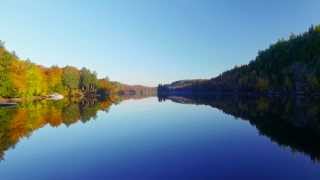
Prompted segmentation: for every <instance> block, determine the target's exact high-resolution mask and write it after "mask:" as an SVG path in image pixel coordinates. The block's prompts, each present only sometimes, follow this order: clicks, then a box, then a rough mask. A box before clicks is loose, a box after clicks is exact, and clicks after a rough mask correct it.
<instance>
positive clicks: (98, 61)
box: [0, 0, 320, 85]
mask: <svg viewBox="0 0 320 180" xmlns="http://www.w3.org/2000/svg"><path fill="white" fill-rule="evenodd" d="M0 9H1V10H0V18H1V26H0V39H1V40H3V41H5V42H6V46H7V48H8V49H10V50H15V51H16V52H17V54H18V55H19V57H21V58H30V59H31V60H32V61H33V62H36V63H39V64H43V65H46V66H51V65H59V66H64V65H67V64H70V65H74V66H76V67H83V66H84V67H88V68H90V69H92V70H95V71H97V73H98V74H99V76H100V77H103V76H109V77H110V79H112V80H117V81H121V82H124V83H129V84H145V85H157V84H158V83H168V82H171V81H175V80H180V79H192V78H210V77H213V76H216V75H218V74H219V73H221V72H222V71H225V70H227V69H229V68H232V67H233V66H235V65H239V64H246V63H248V62H249V61H250V60H251V59H253V58H254V57H255V56H256V54H257V51H258V50H261V49H265V48H267V47H268V46H269V45H270V44H271V43H273V42H275V41H276V40H278V39H279V38H281V37H288V36H289V35H290V33H300V32H303V31H306V30H307V29H308V28H309V26H310V25H311V24H319V23H320V13H319V10H320V1H319V0H268V1H267V0H216V1H215V0H192V1H191V0H90V1H89V0H86V1H84V0H77V1H76V0H74V1H71V0H69V1H67V0H52V1H46V0H33V1H30V0H29V1H27V0H2V1H1V8H0Z"/></svg>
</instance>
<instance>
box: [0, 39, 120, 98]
mask: <svg viewBox="0 0 320 180" xmlns="http://www.w3.org/2000/svg"><path fill="white" fill-rule="evenodd" d="M116 89H117V87H116V85H115V83H113V82H111V81H109V79H108V78H103V79H98V78H97V74H96V72H94V71H90V70H89V69H87V68H82V69H78V68H76V67H73V66H65V67H62V68H61V67H58V66H52V67H44V66H41V65H37V64H35V63H32V62H31V61H30V60H22V59H20V58H19V57H18V56H17V55H16V54H15V52H9V51H8V50H7V49H6V48H5V46H4V42H3V41H0V100H1V98H6V99H7V98H21V99H22V98H23V99H30V98H33V97H39V96H46V95H49V94H51V93H60V94H63V95H65V96H84V95H87V94H104V95H105V94H110V93H112V92H114V91H116Z"/></svg>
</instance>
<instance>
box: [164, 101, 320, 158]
mask: <svg viewBox="0 0 320 180" xmlns="http://www.w3.org/2000/svg"><path fill="white" fill-rule="evenodd" d="M165 99H170V100H172V101H174V102H177V103H184V104H203V105H209V106H211V107H214V108H218V109H220V110H222V111H223V112H225V113H227V114H230V115H232V116H234V117H236V118H241V119H243V120H247V121H249V122H250V124H252V125H253V126H255V127H256V128H257V129H258V130H259V132H260V133H261V134H262V135H265V136H267V137H269V138H270V139H271V140H272V141H273V142H276V143H277V144H279V145H280V146H282V147H290V148H291V150H292V151H299V152H303V153H305V154H307V155H308V156H310V158H311V159H313V160H315V161H319V160H320V143H319V142H320V122H319V121H320V103H319V101H318V100H317V99H307V98H293V99H285V98H266V97H259V98H252V97H251V98H250V97H238V96H224V97H223V96H211V97H208V96H206V97H204V96H184V97H182V96H180V97H179V96H171V97H159V101H164V100H165Z"/></svg>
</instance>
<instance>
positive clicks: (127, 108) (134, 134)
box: [0, 98, 320, 180]
mask: <svg viewBox="0 0 320 180" xmlns="http://www.w3.org/2000/svg"><path fill="white" fill-rule="evenodd" d="M319 169H320V166H319V165H317V164H315V163H313V162H312V161H311V160H310V158H308V157H307V156H305V155H302V154H301V153H292V152H291V151H290V150H289V149H284V148H281V147H279V146H278V145H277V144H275V143H272V142H271V141H270V140H269V139H268V138H267V137H265V136H261V135H259V133H258V131H257V130H256V129H255V128H254V127H253V126H251V125H250V124H249V123H248V122H247V121H242V120H241V119H235V118H233V117H232V116H230V115H226V114H224V113H223V112H222V111H220V110H217V109H213V108H211V107H209V106H203V105H198V106H197V105H184V104H176V103H173V102H169V101H166V102H164V103H158V102H157V99H156V98H148V99H143V100H138V101H134V100H129V101H124V102H122V103H121V104H119V105H116V106H113V107H112V108H111V109H110V110H109V112H108V113H105V112H99V113H98V117H97V119H95V120H91V121H89V122H87V123H86V124H83V123H81V122H79V123H76V124H73V125H71V126H70V127H69V128H67V127H66V126H59V127H57V128H52V127H49V126H46V127H45V128H42V129H39V130H37V131H34V133H33V134H32V135H31V136H30V137H29V138H24V139H23V140H22V141H20V142H19V143H18V144H17V145H16V147H15V148H14V149H10V150H8V151H7V152H6V155H5V160H4V161H2V162H0V178H1V179H9V180H11V179H12V180H15V179H91V178H95V179H104V178H105V177H110V178H111V179H156V178H158V179H168V178H169V177H170V178H172V179H189V178H191V179H204V178H209V177H210V178H214V177H216V178H228V177H229V178H239V179H243V178H255V179H263V178H265V179H270V178H280V179H282V178H284V179H302V178H305V179H316V178H317V177H318V178H319V177H320V171H319Z"/></svg>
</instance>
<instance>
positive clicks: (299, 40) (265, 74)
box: [158, 25, 320, 95]
mask: <svg viewBox="0 0 320 180" xmlns="http://www.w3.org/2000/svg"><path fill="white" fill-rule="evenodd" d="M178 82H180V84H179V86H177V85H175V84H176V83H172V84H170V85H160V86H159V88H158V91H159V92H160V93H161V92H174V91H176V92H181V91H182V92H185V91H192V92H193V93H195V92H204V91H206V92H208V91H209V92H219V93H220V92H222V93H225V92H228V93H235V92H236V93H241V92H254V93H264V94H266V93H267V94H309V95H310V94H319V93H320V25H318V26H311V27H310V28H309V30H308V31H307V32H305V33H302V34H298V35H295V34H291V36H290V37H289V38H288V39H280V40H279V41H278V42H276V43H275V44H272V45H271V46H270V47H269V48H267V49H266V50H263V51H259V53H258V55H257V57H256V58H255V59H254V60H252V61H251V62H250V63H249V64H246V65H241V66H236V67H234V68H233V69H231V70H228V71H226V72H223V73H222V74H220V75H219V76H217V77H215V78H212V79H210V80H192V81H191V83H190V81H188V82H187V83H189V84H187V83H184V82H183V81H178ZM181 83H182V85H181Z"/></svg>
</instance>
